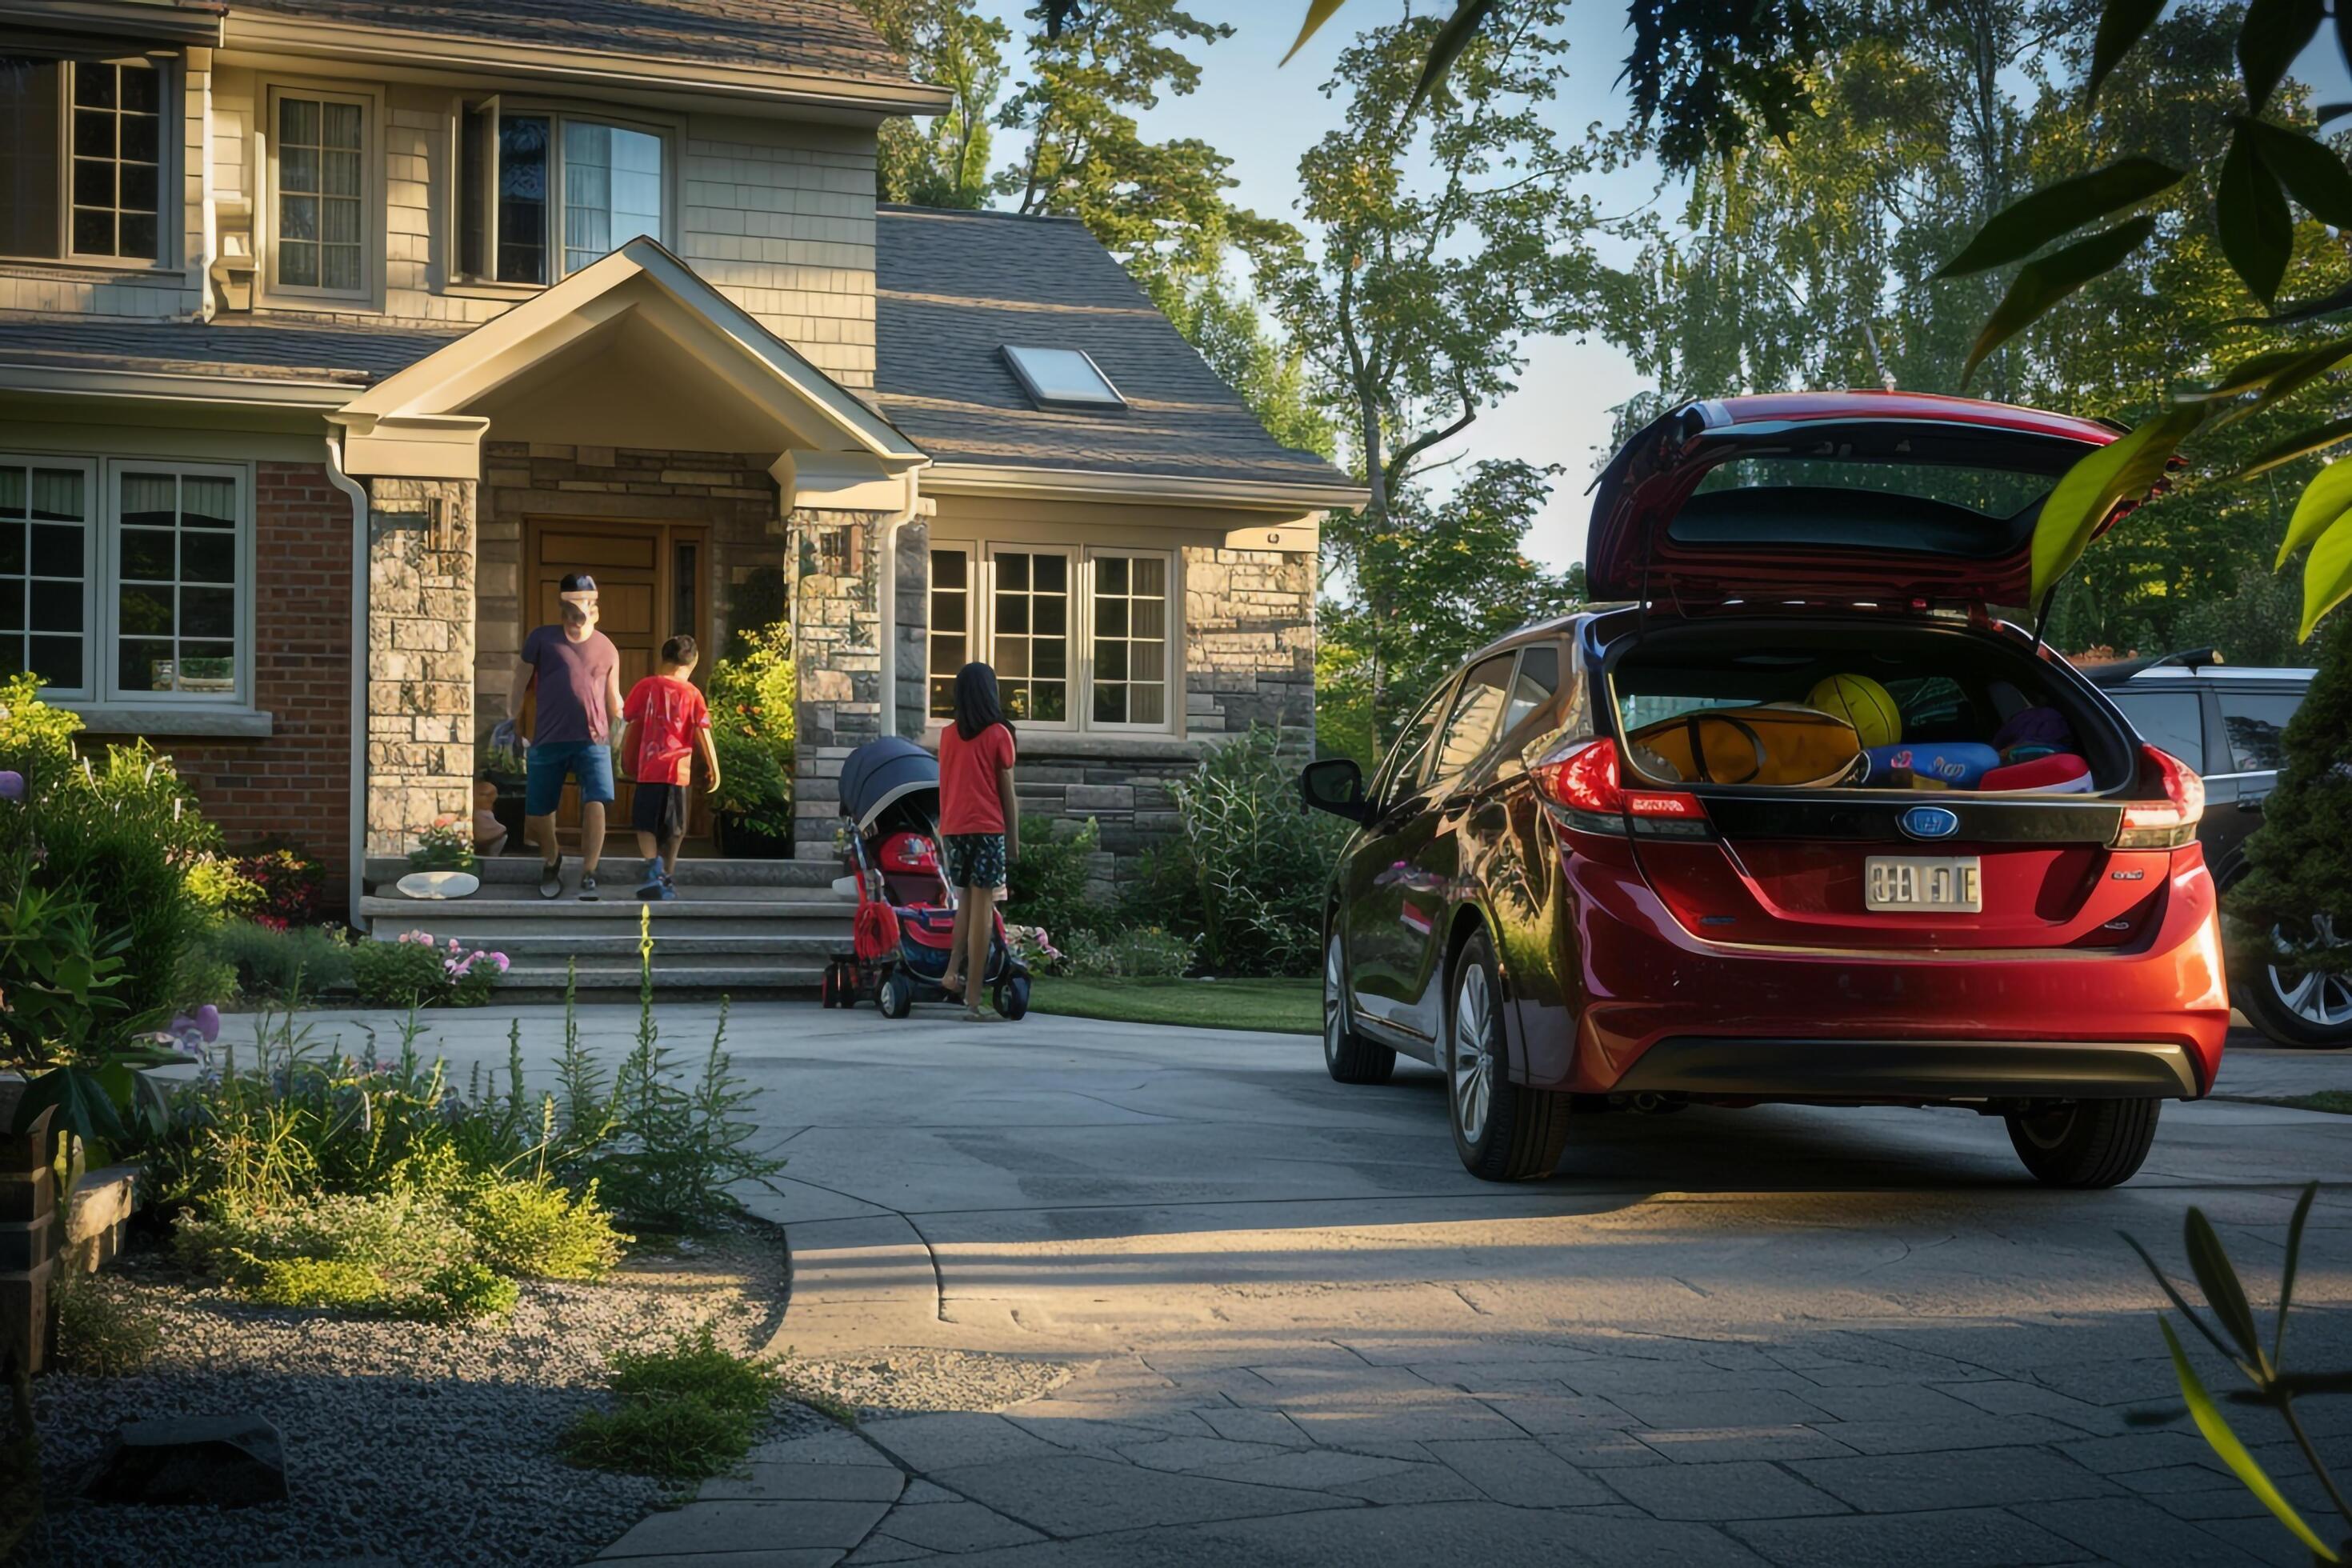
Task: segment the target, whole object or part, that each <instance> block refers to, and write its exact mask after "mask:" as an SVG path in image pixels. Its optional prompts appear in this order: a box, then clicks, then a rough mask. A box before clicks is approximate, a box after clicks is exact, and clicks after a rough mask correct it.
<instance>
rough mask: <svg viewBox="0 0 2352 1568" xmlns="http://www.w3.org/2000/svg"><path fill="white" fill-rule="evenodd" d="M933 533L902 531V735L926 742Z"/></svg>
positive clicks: (922, 526) (922, 528) (914, 525)
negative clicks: (924, 732)
mask: <svg viewBox="0 0 2352 1568" xmlns="http://www.w3.org/2000/svg"><path fill="white" fill-rule="evenodd" d="M930 594H931V530H930V525H929V523H926V522H922V521H915V522H909V523H906V524H904V525H902V526H901V527H900V528H899V530H898V608H897V619H898V682H897V684H898V733H900V734H901V735H904V736H905V737H907V739H908V740H910V741H919V740H921V739H922V738H923V731H924V730H925V728H926V727H927V724H928V721H927V719H926V714H927V713H928V711H929V707H928V704H929V698H930V669H931V650H930V630H931V604H930Z"/></svg>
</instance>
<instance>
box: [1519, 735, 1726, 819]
mask: <svg viewBox="0 0 2352 1568" xmlns="http://www.w3.org/2000/svg"><path fill="white" fill-rule="evenodd" d="M1528 772H1529V773H1533V774H1534V775H1535V781H1536V787H1537V788H1538V790H1540V791H1541V792H1542V794H1543V797H1544V799H1545V800H1547V801H1549V803H1550V804H1551V805H1553V806H1554V807H1556V808H1557V809H1558V810H1559V811H1560V812H1561V813H1563V814H1565V816H1566V817H1567V820H1568V825H1569V826H1571V827H1579V828H1582V829H1583V830H1585V831H1586V832H1588V833H1623V832H1625V831H1626V825H1625V819H1626V818H1627V817H1629V816H1630V817H1632V818H1633V819H1634V820H1635V821H1636V822H1637V823H1640V824H1643V825H1645V826H1647V825H1653V824H1654V825H1657V826H1656V830H1657V831H1664V832H1673V831H1675V828H1674V827H1669V826H1665V825H1666V824H1670V823H1671V824H1681V823H1691V824H1694V825H1697V826H1701V827H1702V828H1703V827H1704V825H1705V823H1706V807H1705V806H1703V805H1700V804H1699V799H1698V796H1696V795H1685V794H1682V793H1680V792H1675V791H1667V790H1651V789H1641V788H1638V787H1637V788H1633V789H1627V788H1626V787H1625V786H1624V784H1623V783H1622V781H1621V780H1620V778H1619V776H1618V762H1617V742H1614V741H1576V742H1570V744H1568V745H1566V746H1563V747H1561V748H1560V749H1559V751H1557V752H1552V753H1551V754H1550V755H1549V756H1547V757H1545V758H1544V759H1543V760H1542V761H1541V762H1539V763H1535V764H1534V765H1533V766H1531V767H1530V768H1529V769H1528ZM1685 831H1687V829H1685Z"/></svg>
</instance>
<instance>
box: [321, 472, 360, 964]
mask: <svg viewBox="0 0 2352 1568" xmlns="http://www.w3.org/2000/svg"><path fill="white" fill-rule="evenodd" d="M326 442H327V482H328V483H330V484H331V485H333V486H334V487H335V488H336V489H339V490H341V491H342V492H343V493H344V494H345V495H347V496H349V497H351V498H352V805H351V814H350V815H351V838H350V848H351V861H352V875H351V889H350V900H351V901H350V906H349V910H348V916H349V919H350V920H351V922H352V927H353V928H354V929H355V930H359V931H365V930H366V929H367V927H366V926H365V925H364V924H363V923H362V920H361V917H360V901H361V900H362V899H364V898H365V897H366V896H367V733H368V720H367V663H368V637H367V631H368V498H367V491H366V489H364V488H362V486H361V484H360V482H359V481H358V480H357V479H352V477H351V475H349V474H347V473H345V472H344V471H343V441H342V437H341V436H334V435H331V436H329V437H326Z"/></svg>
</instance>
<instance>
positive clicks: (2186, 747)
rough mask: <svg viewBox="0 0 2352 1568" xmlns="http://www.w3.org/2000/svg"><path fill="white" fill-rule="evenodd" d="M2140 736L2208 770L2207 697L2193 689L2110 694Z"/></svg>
mask: <svg viewBox="0 0 2352 1568" xmlns="http://www.w3.org/2000/svg"><path fill="white" fill-rule="evenodd" d="M2109 695H2110V696H2112V697H2114V698H2115V700H2116V707H2118V708H2120V709H2122V710H2123V711H2124V717H2125V718H2126V719H2128V720H2130V721H2131V727H2132V729H2133V730H2135V731H2137V732H2138V735H2139V738H2140V739H2141V740H2143V741H2146V742H2147V743H2148V744H2149V745H2151V746H2154V747H2156V748H2157V749H2158V751H2162V752H2171V753H2172V754H2173V755H2174V756H2176V757H2179V759H2180V760H2181V761H2182V762H2184V763H2188V764H2189V766H2190V767H2192V768H2195V769H2197V770H2198V771H2199V772H2200V773H2201V772H2203V771H2204V769H2205V700H2204V699H2203V698H2201V697H2200V696H2198V695H2197V693H2195V692H2194V691H2130V690H2125V691H2116V692H2111V693H2109Z"/></svg>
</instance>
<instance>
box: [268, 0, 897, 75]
mask: <svg viewBox="0 0 2352 1568" xmlns="http://www.w3.org/2000/svg"><path fill="white" fill-rule="evenodd" d="M240 11H257V12H263V13H267V14H269V15H273V16H297V17H304V18H310V19H315V20H317V21H321V22H343V23H349V24H351V25H352V26H365V27H383V28H388V29H392V30H394V31H398V32H407V33H431V34H437V35H440V36H443V37H461V38H481V39H484V40H487V41H491V42H501V43H514V44H534V45H545V46H551V47H562V48H568V49H586V50H591V51H596V52H602V53H606V54H614V55H626V56H635V57H636V58H644V59H665V60H688V61H693V62H695V63H697V64H704V65H727V66H742V67H749V68H758V67H762V66H765V67H772V68H777V69H781V70H794V71H805V72H810V73H812V74H815V75H822V76H838V77H853V78H858V79H865V80H873V81H891V82H898V83H904V82H906V81H907V80H908V76H907V66H906V62H905V61H904V60H902V59H900V58H898V54H897V53H896V52H895V51H894V50H892V49H891V47H889V46H888V45H887V44H886V43H884V42H883V41H882V37H881V35H879V34H878V33H877V32H876V31H875V30H874V25H873V24H872V23H871V22H869V21H867V20H866V16H865V14H864V13H863V12H861V11H859V10H858V8H857V7H856V5H851V4H849V3H848V0H257V4H254V5H238V4H236V0H231V4H230V5H229V16H230V27H231V30H232V32H233V31H234V30H235V27H236V20H235V18H236V15H237V13H238V12H240Z"/></svg>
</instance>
